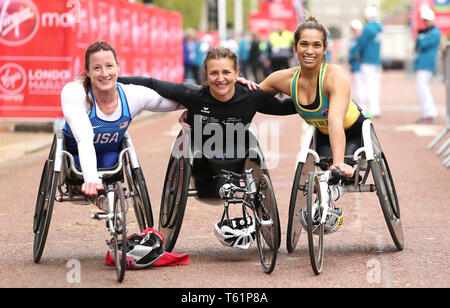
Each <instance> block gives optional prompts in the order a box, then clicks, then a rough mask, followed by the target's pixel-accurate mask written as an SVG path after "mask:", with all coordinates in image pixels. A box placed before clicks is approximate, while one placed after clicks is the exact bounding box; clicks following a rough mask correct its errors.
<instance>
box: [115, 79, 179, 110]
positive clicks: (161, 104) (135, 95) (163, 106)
mask: <svg viewBox="0 0 450 308" xmlns="http://www.w3.org/2000/svg"><path fill="white" fill-rule="evenodd" d="M123 89H124V92H125V94H126V97H127V100H128V106H129V107H130V113H131V117H132V118H134V117H135V116H136V115H137V114H138V113H139V112H141V110H148V111H153V112H168V111H174V110H180V109H184V106H183V105H181V104H179V103H177V102H175V101H173V100H170V99H166V98H164V97H162V96H161V95H159V94H158V93H157V92H156V91H154V90H152V89H149V88H147V87H144V86H139V85H133V84H127V85H123Z"/></svg>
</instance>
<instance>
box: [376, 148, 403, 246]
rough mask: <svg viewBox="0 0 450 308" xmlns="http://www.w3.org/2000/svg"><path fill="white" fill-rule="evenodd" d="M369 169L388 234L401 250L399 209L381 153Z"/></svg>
mask: <svg viewBox="0 0 450 308" xmlns="http://www.w3.org/2000/svg"><path fill="white" fill-rule="evenodd" d="M370 168H371V170H372V174H373V180H374V182H375V186H376V188H377V195H378V200H379V201H380V205H381V210H382V211H383V216H384V219H385V221H386V224H387V226H388V229H389V233H390V234H391V237H392V240H393V241H394V244H395V246H396V247H397V249H398V250H403V248H404V238H403V229H402V222H401V220H400V207H399V203H398V198H397V193H396V191H395V186H394V181H393V179H392V175H391V172H390V170H389V166H388V163H387V160H386V157H385V156H384V154H383V153H381V156H380V157H375V159H374V161H371V162H370Z"/></svg>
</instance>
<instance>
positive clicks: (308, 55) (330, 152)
mask: <svg viewBox="0 0 450 308" xmlns="http://www.w3.org/2000/svg"><path fill="white" fill-rule="evenodd" d="M327 38H328V30H327V29H326V28H325V27H324V26H323V25H321V24H320V23H318V22H317V20H316V18H315V17H313V16H308V17H307V19H306V21H305V22H303V23H301V24H300V25H299V26H298V27H297V30H296V31H295V34H294V44H293V48H294V52H295V53H296V54H297V57H298V60H299V62H300V66H299V67H294V68H289V69H285V70H279V71H276V72H274V73H272V74H271V75H270V76H269V77H267V78H266V79H265V80H264V81H263V82H262V83H261V84H260V88H261V89H262V90H263V91H265V92H268V93H270V94H273V95H275V94H276V93H279V92H282V93H285V94H287V95H290V96H292V98H293V101H294V105H295V108H296V110H297V112H298V113H299V115H300V116H301V117H302V118H303V119H304V120H305V121H306V122H307V123H309V124H311V125H314V126H316V127H317V129H318V134H317V152H318V154H319V155H320V156H327V157H331V158H332V161H330V165H329V168H330V169H334V168H337V169H339V170H340V171H341V172H342V173H343V174H344V175H345V176H347V177H352V176H353V168H352V167H351V166H350V165H348V164H346V163H345V162H344V156H345V155H351V154H353V153H354V151H355V150H356V149H357V148H359V147H360V144H361V125H362V122H363V121H364V119H365V117H364V116H363V115H362V113H361V111H360V108H359V106H358V105H357V104H356V103H355V102H354V101H353V100H352V99H351V98H350V92H351V90H350V82H349V80H348V79H347V77H346V75H345V73H344V71H343V70H342V69H341V68H340V67H339V66H337V65H333V64H327V63H326V52H327V43H328V42H327Z"/></svg>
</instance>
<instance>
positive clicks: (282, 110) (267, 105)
mask: <svg viewBox="0 0 450 308" xmlns="http://www.w3.org/2000/svg"><path fill="white" fill-rule="evenodd" d="M254 95H255V96H256V97H255V99H256V104H257V106H256V111H258V112H261V113H264V114H271V115H289V114H296V113H297V110H295V106H294V102H293V100H292V98H290V97H289V98H285V99H283V100H280V99H278V98H276V97H274V96H272V95H270V94H268V93H266V92H264V91H263V90H261V89H258V90H256V91H255V94H254Z"/></svg>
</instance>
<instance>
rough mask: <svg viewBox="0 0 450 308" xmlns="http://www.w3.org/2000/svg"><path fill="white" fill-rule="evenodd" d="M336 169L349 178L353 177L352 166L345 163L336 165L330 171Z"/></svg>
mask: <svg viewBox="0 0 450 308" xmlns="http://www.w3.org/2000/svg"><path fill="white" fill-rule="evenodd" d="M334 168H336V169H339V171H341V173H342V174H343V175H345V176H346V177H348V178H351V177H353V173H354V170H353V168H352V166H350V165H347V164H344V163H335V164H333V165H332V166H331V167H330V170H333V169H334Z"/></svg>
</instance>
